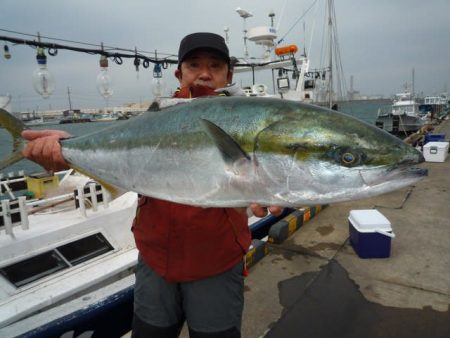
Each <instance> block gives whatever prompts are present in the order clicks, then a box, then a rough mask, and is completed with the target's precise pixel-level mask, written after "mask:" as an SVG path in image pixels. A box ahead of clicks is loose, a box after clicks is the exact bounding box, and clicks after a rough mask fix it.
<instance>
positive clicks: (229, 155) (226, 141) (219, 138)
mask: <svg viewBox="0 0 450 338" xmlns="http://www.w3.org/2000/svg"><path fill="white" fill-rule="evenodd" d="M200 122H201V124H202V126H203V127H204V128H205V131H206V133H207V134H208V135H209V137H211V139H212V140H213V142H214V143H215V145H216V146H217V148H218V149H219V151H220V153H221V155H222V158H223V160H224V161H225V163H227V164H233V163H236V162H240V161H241V160H243V159H245V161H250V156H249V155H248V154H247V153H246V152H245V151H244V150H243V149H242V148H241V146H240V145H239V144H238V143H237V142H236V141H235V140H234V139H233V138H232V137H231V136H230V135H228V134H227V133H226V132H225V131H224V130H223V129H222V128H220V127H219V126H218V125H216V124H214V123H213V122H211V121H209V120H206V119H200Z"/></svg>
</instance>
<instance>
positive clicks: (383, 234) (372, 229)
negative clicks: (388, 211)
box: [348, 209, 395, 258]
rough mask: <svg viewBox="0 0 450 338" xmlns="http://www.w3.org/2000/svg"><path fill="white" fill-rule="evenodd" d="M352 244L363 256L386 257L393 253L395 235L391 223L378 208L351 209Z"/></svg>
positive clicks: (349, 221)
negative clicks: (392, 240)
mask: <svg viewBox="0 0 450 338" xmlns="http://www.w3.org/2000/svg"><path fill="white" fill-rule="evenodd" d="M348 225H349V233H350V244H351V246H352V247H353V249H354V250H355V252H356V253H357V254H358V256H359V257H361V258H386V257H389V256H390V255H391V239H392V238H394V237H395V235H394V233H393V232H392V227H391V223H390V222H389V220H388V219H387V218H386V217H384V216H383V214H382V213H380V212H379V211H378V210H375V209H369V210H351V211H350V215H349V217H348Z"/></svg>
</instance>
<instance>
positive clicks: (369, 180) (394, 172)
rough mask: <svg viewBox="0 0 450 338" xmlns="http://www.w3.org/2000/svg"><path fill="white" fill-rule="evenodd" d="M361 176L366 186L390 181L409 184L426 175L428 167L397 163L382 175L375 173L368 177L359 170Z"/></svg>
mask: <svg viewBox="0 0 450 338" xmlns="http://www.w3.org/2000/svg"><path fill="white" fill-rule="evenodd" d="M360 174H361V178H362V179H363V181H364V182H365V184H367V185H368V186H371V187H373V186H376V185H381V184H386V183H389V182H392V183H394V184H395V182H396V181H397V183H400V182H401V181H404V182H406V181H407V182H410V183H411V184H412V183H414V182H417V181H419V180H421V179H422V178H424V177H426V176H428V169H426V168H419V167H411V165H410V164H409V165H408V164H404V165H397V166H395V167H391V168H390V169H388V170H386V171H385V172H384V174H383V175H377V177H370V175H368V174H367V173H364V172H360Z"/></svg>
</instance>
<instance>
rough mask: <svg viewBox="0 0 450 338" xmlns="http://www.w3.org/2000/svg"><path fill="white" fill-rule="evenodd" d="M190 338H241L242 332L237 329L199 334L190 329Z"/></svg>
mask: <svg viewBox="0 0 450 338" xmlns="http://www.w3.org/2000/svg"><path fill="white" fill-rule="evenodd" d="M189 338H241V332H239V330H238V329H237V328H235V327H232V328H231V329H228V330H225V331H220V332H198V331H194V330H192V329H191V328H189Z"/></svg>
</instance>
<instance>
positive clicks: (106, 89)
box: [96, 67, 114, 99]
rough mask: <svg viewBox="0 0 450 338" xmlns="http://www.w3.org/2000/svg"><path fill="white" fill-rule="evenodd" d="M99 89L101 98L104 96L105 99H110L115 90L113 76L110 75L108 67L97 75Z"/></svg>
mask: <svg viewBox="0 0 450 338" xmlns="http://www.w3.org/2000/svg"><path fill="white" fill-rule="evenodd" d="M96 84H97V89H98V92H99V93H100V95H101V96H103V97H104V98H105V99H107V98H108V97H110V96H111V95H112V94H113V92H114V90H113V88H112V79H111V76H110V75H109V73H108V68H107V67H101V68H100V73H99V74H98V75H97V81H96Z"/></svg>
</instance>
